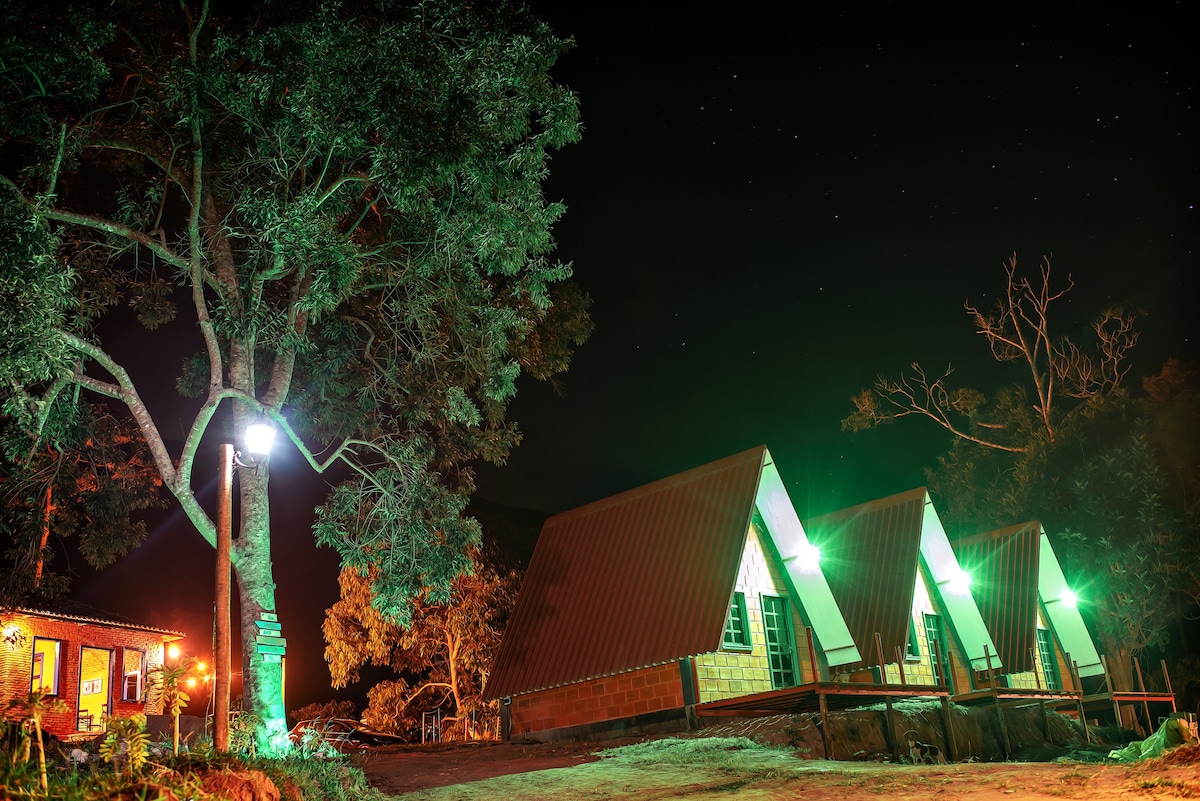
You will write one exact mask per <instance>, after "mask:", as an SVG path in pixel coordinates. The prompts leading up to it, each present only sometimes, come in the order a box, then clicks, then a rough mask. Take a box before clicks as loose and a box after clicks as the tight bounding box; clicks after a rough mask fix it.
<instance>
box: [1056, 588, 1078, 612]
mask: <svg viewBox="0 0 1200 801" xmlns="http://www.w3.org/2000/svg"><path fill="white" fill-rule="evenodd" d="M1058 600H1060V601H1062V603H1063V605H1064V606H1069V607H1071V608H1072V609H1074V608H1075V605H1076V604H1077V603H1078V602H1079V596H1077V595H1076V594H1075V593H1073V592H1071V588H1070V587H1064V588H1063V591H1062V592H1060V593H1059V594H1058Z"/></svg>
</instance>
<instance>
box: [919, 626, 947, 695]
mask: <svg viewBox="0 0 1200 801" xmlns="http://www.w3.org/2000/svg"><path fill="white" fill-rule="evenodd" d="M925 640H926V642H928V643H929V664H930V665H931V666H932V667H933V680H934V682H936V683H937V684H940V685H943V686H945V687H949V688H950V692H951V694H953V693H954V676H953V675H952V674H951V673H950V643H949V642H947V641H946V627H945V625H944V624H943V623H942V616H941V615H931V614H928V613H926V614H925Z"/></svg>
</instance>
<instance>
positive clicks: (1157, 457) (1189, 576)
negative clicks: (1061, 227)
mask: <svg viewBox="0 0 1200 801" xmlns="http://www.w3.org/2000/svg"><path fill="white" fill-rule="evenodd" d="M1004 268H1005V277H1006V288H1005V291H1004V292H1003V293H1002V294H1001V295H1000V299H999V300H998V302H997V303H996V306H995V307H994V308H993V309H992V310H988V311H981V310H979V309H977V308H976V307H974V306H971V305H970V304H969V303H968V304H967V307H966V308H967V312H968V314H969V315H970V317H971V319H972V321H973V322H974V324H975V330H976V332H977V333H978V334H980V335H981V336H983V337H984V339H985V341H986V342H987V343H988V344H989V346H990V348H991V355H992V357H993V358H994V359H996V360H997V361H999V362H1009V361H1015V362H1017V363H1018V364H1020V365H1021V366H1022V367H1023V370H1022V372H1021V373H1020V375H1022V376H1023V378H1024V380H1023V381H1019V382H1017V383H1015V384H1010V385H1004V386H1000V387H999V388H998V389H996V390H995V391H994V392H992V393H990V395H989V394H985V393H984V392H982V391H980V390H978V389H975V388H969V387H957V386H955V385H954V384H953V383H952V381H951V376H952V370H951V369H950V368H947V369H946V370H945V371H944V372H943V373H941V374H940V375H937V376H936V377H935V376H934V375H932V374H930V373H928V372H926V371H925V370H924V369H923V368H922V367H921V366H920V365H919V364H914V365H913V366H912V370H911V372H909V373H908V374H905V375H903V376H901V377H900V378H888V377H880V378H877V379H876V381H875V384H874V386H873V387H872V388H870V389H867V390H864V391H863V392H861V393H860V394H859V395H858V396H856V397H855V398H854V404H855V412H854V413H853V414H852V415H850V416H849V417H848V418H846V420H844V421H843V428H846V429H849V430H856V431H857V430H863V429H867V428H871V427H874V426H877V425H881V424H884V423H889V422H892V421H895V420H899V419H902V418H905V417H913V418H917V419H926V420H931V421H933V422H935V423H936V424H937V425H938V426H940V427H941V428H942V429H944V430H946V431H949V432H950V433H951V434H952V435H953V439H952V442H951V446H950V449H949V451H948V452H947V453H946V454H945V455H944V456H942V457H940V458H939V459H938V464H937V466H935V467H931V468H930V469H929V470H927V478H928V482H929V487H930V491H931V492H932V493H933V494H934V495H935V497H936V498H937V499H938V503H939V506H938V509H939V512H940V513H941V514H942V516H943V519H944V520H945V521H946V523H947V526H948V528H950V529H951V531H952V532H957V533H958V534H959V535H969V534H973V533H978V532H980V531H986V530H990V529H994V528H999V527H1002V526H1005V525H1011V524H1015V523H1019V522H1024V521H1026V520H1034V519H1036V520H1040V521H1041V522H1042V523H1043V524H1044V525H1045V526H1046V528H1047V530H1048V531H1049V532H1050V533H1051V535H1052V536H1053V537H1055V538H1056V540H1057V542H1058V547H1057V550H1058V551H1059V553H1060V555H1062V556H1064V557H1065V559H1066V561H1067V563H1068V568H1069V572H1070V573H1071V574H1072V575H1073V576H1074V578H1075V579H1076V580H1077V581H1080V582H1083V581H1090V583H1089V584H1088V586H1087V587H1086V588H1084V593H1085V595H1086V600H1087V601H1088V604H1089V606H1088V609H1089V612H1090V617H1091V619H1092V622H1093V623H1094V625H1095V627H1096V630H1097V633H1098V634H1099V636H1100V639H1101V641H1102V644H1103V650H1104V651H1105V652H1106V653H1107V654H1108V656H1109V660H1110V667H1111V668H1112V669H1113V672H1114V674H1115V680H1117V681H1118V682H1119V683H1120V684H1121V686H1122V687H1126V688H1127V687H1128V686H1129V684H1130V665H1131V661H1130V658H1129V657H1131V656H1136V655H1139V654H1141V653H1143V652H1144V651H1145V650H1146V649H1148V648H1152V647H1156V646H1161V645H1162V644H1163V643H1164V642H1165V640H1166V638H1167V635H1168V633H1169V631H1170V626H1171V622H1172V621H1175V622H1176V623H1177V624H1181V623H1182V621H1183V618H1184V617H1186V616H1188V615H1189V614H1190V613H1192V612H1193V611H1194V610H1195V608H1196V601H1197V600H1198V598H1200V591H1198V590H1197V588H1198V587H1200V584H1198V583H1197V577H1198V571H1200V568H1197V567H1196V566H1197V565H1200V548H1198V538H1197V522H1198V520H1197V514H1196V511H1197V509H1196V501H1195V498H1194V495H1195V492H1194V491H1195V487H1196V484H1197V478H1198V476H1197V475H1196V469H1195V463H1194V461H1192V462H1189V461H1188V459H1189V454H1191V453H1192V451H1190V450H1188V452H1186V453H1185V452H1184V450H1186V449H1187V447H1188V446H1185V445H1183V444H1182V443H1189V442H1192V441H1194V440H1195V439H1196V438H1197V437H1200V427H1198V426H1197V425H1196V424H1197V420H1198V417H1197V414H1196V411H1197V397H1200V396H1198V395H1197V394H1196V392H1195V390H1196V388H1197V386H1196V381H1195V375H1194V373H1190V372H1188V371H1187V370H1186V369H1184V368H1183V367H1182V366H1181V365H1179V364H1178V363H1177V362H1169V363H1168V364H1167V365H1166V366H1165V367H1164V369H1163V371H1162V373H1161V374H1160V375H1159V376H1157V377H1156V378H1152V379H1148V380H1147V381H1146V382H1145V384H1146V387H1147V391H1146V392H1145V393H1144V395H1143V396H1141V397H1134V395H1133V394H1132V392H1131V388H1129V387H1127V386H1126V385H1125V384H1126V379H1127V376H1128V374H1129V371H1130V369H1131V366H1132V363H1131V361H1130V356H1131V354H1132V350H1133V348H1134V346H1135V344H1136V343H1137V339H1138V332H1137V329H1136V327H1135V324H1134V323H1135V315H1134V314H1133V313H1131V312H1129V311H1128V310H1125V309H1120V308H1110V309H1107V310H1104V311H1103V312H1102V313H1101V314H1100V315H1099V316H1098V317H1097V318H1096V319H1095V321H1094V322H1093V325H1092V332H1093V335H1094V336H1093V341H1092V342H1091V343H1089V344H1087V345H1086V346H1085V345H1080V344H1078V343H1076V342H1074V341H1072V340H1071V339H1070V338H1067V337H1061V336H1055V335H1054V333H1053V331H1052V321H1053V319H1054V308H1053V307H1054V305H1055V303H1056V302H1057V301H1058V300H1060V299H1061V298H1062V297H1063V296H1064V295H1066V294H1067V293H1068V292H1069V291H1070V290H1071V289H1072V288H1073V283H1072V281H1071V279H1070V277H1068V278H1067V279H1066V280H1065V281H1062V282H1060V283H1055V281H1054V280H1053V278H1054V276H1053V275H1052V271H1051V264H1050V260H1049V258H1046V259H1044V260H1043V261H1042V263H1041V266H1040V269H1039V271H1038V274H1036V275H1035V276H1033V277H1030V276H1028V275H1024V274H1022V273H1020V272H1018V270H1017V261H1016V257H1015V256H1014V257H1013V258H1012V259H1010V260H1008V261H1007V262H1006V263H1005V265H1004ZM1177 628H1178V630H1180V631H1184V628H1183V627H1182V626H1177Z"/></svg>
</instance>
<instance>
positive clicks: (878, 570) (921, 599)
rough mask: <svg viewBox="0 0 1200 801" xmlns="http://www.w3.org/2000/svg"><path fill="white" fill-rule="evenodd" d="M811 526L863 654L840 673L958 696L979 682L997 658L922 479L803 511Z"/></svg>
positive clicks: (807, 527) (844, 676) (997, 662)
mask: <svg viewBox="0 0 1200 801" xmlns="http://www.w3.org/2000/svg"><path fill="white" fill-rule="evenodd" d="M804 530H805V531H806V532H807V534H808V536H809V539H810V540H811V541H812V542H813V544H814V545H816V546H817V547H818V548H820V551H821V570H822V572H824V574H825V577H826V580H827V581H828V582H829V588H830V590H832V592H833V595H834V598H836V599H837V603H838V606H839V607H840V608H841V610H842V614H843V615H844V616H845V620H846V624H847V625H848V626H849V628H850V633H851V635H852V636H853V637H854V641H855V642H856V643H858V646H859V649H860V651H861V652H862V654H863V658H862V659H861V660H859V661H857V662H855V663H852V664H848V665H845V666H844V668H843V673H842V675H841V676H840V677H839V678H840V679H842V680H846V681H851V682H875V683H878V684H905V685H927V686H936V687H947V688H949V692H950V695H954V694H956V693H960V692H963V691H965V690H969V689H973V688H974V677H973V673H974V672H975V671H981V670H986V668H987V665H988V658H989V656H990V658H991V662H992V666H993V667H999V666H1000V660H999V659H998V658H997V657H996V655H995V654H996V646H995V644H994V643H993V642H992V638H991V636H990V635H989V633H988V630H987V627H986V626H985V624H984V621H983V617H982V616H981V615H980V612H979V608H978V607H977V606H976V605H975V601H974V599H973V598H972V597H971V594H970V591H969V589H968V586H969V585H968V583H967V581H966V580H965V573H964V571H963V570H962V569H961V568H960V566H959V564H958V561H957V559H956V558H955V556H954V551H953V549H952V548H951V546H950V542H949V540H948V539H947V537H946V532H945V529H944V528H943V527H942V523H941V521H940V519H939V518H938V515H937V512H936V510H935V509H934V507H933V502H932V500H931V499H930V497H929V493H928V491H927V490H926V489H925V488H924V487H921V488H918V489H914V490H910V491H908V492H902V493H899V494H897V495H892V496H889V497H887V498H881V499H878V500H873V501H869V502H867V503H863V504H859V505H857V506H852V507H849V508H847V509H842V510H840V511H836V512H830V513H829V514H825V515H821V516H819V517H815V518H812V519H810V520H806V521H805V522H804ZM868 590H869V591H868Z"/></svg>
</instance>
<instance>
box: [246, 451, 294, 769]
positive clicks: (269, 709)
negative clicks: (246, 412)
mask: <svg viewBox="0 0 1200 801" xmlns="http://www.w3.org/2000/svg"><path fill="white" fill-rule="evenodd" d="M238 479H239V488H240V497H241V526H240V531H241V536H239V537H238V539H237V541H236V542H235V543H234V544H233V550H234V552H235V554H236V556H235V559H234V565H235V570H236V573H237V580H238V597H239V599H240V601H241V623H242V708H243V710H245V711H246V712H249V713H251V714H253V715H254V716H255V717H256V718H257V719H258V724H257V727H256V729H255V733H254V739H255V746H256V748H257V752H258V754H259V755H261V756H271V755H277V754H282V753H284V752H285V751H286V750H287V749H288V747H289V742H288V730H287V721H286V718H285V716H284V707H283V665H282V663H281V662H280V661H278V660H277V659H275V657H276V656H278V655H276V654H269V655H268V654H261V653H259V652H258V648H257V643H256V640H255V638H256V637H257V636H258V634H259V628H260V627H259V625H258V624H259V622H260V621H264V622H275V618H274V616H275V613H276V608H275V580H274V577H273V574H272V564H271V517H270V506H269V504H268V500H267V483H268V480H267V479H268V476H267V465H266V464H262V465H259V467H258V468H257V469H254V468H250V469H245V468H242V469H240V472H239V475H238ZM264 616H268V617H264ZM277 633H278V634H280V635H281V634H282V632H277ZM267 659H272V660H273V661H266V660H267Z"/></svg>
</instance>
